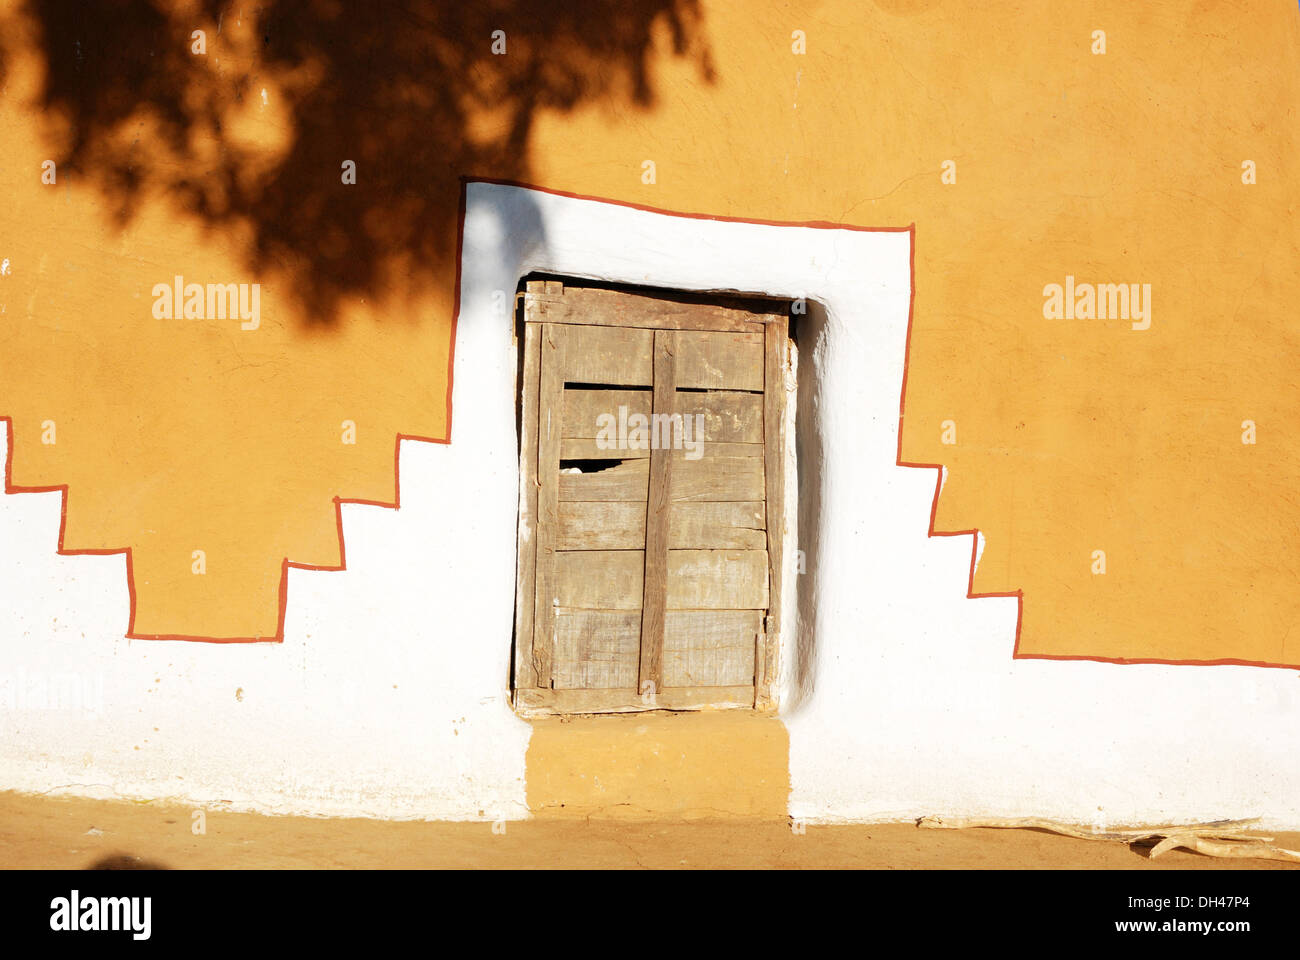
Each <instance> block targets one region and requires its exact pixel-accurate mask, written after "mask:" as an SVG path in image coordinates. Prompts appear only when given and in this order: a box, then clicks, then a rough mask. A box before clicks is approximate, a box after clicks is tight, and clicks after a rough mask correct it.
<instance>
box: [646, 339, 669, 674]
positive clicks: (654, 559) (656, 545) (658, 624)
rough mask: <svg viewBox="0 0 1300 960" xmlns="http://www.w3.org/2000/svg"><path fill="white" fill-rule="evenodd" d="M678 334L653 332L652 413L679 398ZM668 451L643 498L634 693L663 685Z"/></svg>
mask: <svg viewBox="0 0 1300 960" xmlns="http://www.w3.org/2000/svg"><path fill="white" fill-rule="evenodd" d="M676 337H677V334H675V333H673V332H672V331H668V330H656V331H655V340H654V350H655V369H654V375H655V380H654V406H653V409H652V413H653V415H654V416H669V417H671V416H672V413H673V410H674V407H675V401H676V397H677V374H676V368H677V360H676V351H677V342H676ZM672 474H673V455H672V450H671V449H667V450H665V449H658V450H654V451H653V452H652V453H651V454H650V489H649V493H648V494H647V497H646V521H645V581H644V586H643V589H644V599H643V600H642V603H641V670H640V672H639V674H638V675H637V692H639V693H641V694H645V693H647V692H648V693H651V694H653V693H655V692H657V691H658V690H659V688H660V687H662V686H663V685H664V683H663V672H662V664H663V655H664V612H665V611H666V610H667V608H668V511H669V505H670V503H671V502H672V501H671V490H672Z"/></svg>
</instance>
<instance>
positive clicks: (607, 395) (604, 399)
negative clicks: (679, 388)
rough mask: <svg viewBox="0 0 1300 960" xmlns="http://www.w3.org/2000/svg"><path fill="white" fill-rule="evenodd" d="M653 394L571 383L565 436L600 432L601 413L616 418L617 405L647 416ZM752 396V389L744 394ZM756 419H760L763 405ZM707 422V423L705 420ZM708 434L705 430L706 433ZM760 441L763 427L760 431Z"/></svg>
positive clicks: (566, 412) (584, 436)
mask: <svg viewBox="0 0 1300 960" xmlns="http://www.w3.org/2000/svg"><path fill="white" fill-rule="evenodd" d="M653 396H654V394H653V393H652V391H650V390H600V389H590V388H579V387H570V388H569V389H568V390H565V391H564V436H565V437H571V438H575V439H580V438H593V437H595V436H596V434H598V433H599V432H600V428H601V424H602V422H603V421H601V419H600V418H601V417H602V416H604V415H609V416H611V417H614V418H615V420H617V419H618V416H619V408H620V407H626V408H627V414H626V415H627V416H629V417H630V416H631V415H632V414H640V415H641V416H644V417H648V416H650V403H651V400H652V398H653ZM744 396H747V397H752V396H753V394H752V393H747V394H744ZM758 421H759V423H760V424H761V423H762V408H761V407H760V408H759V414H758ZM706 426H707V423H706ZM706 436H707V434H706ZM758 439H759V441H760V442H761V441H762V439H763V437H762V431H761V429H760V432H759V437H758Z"/></svg>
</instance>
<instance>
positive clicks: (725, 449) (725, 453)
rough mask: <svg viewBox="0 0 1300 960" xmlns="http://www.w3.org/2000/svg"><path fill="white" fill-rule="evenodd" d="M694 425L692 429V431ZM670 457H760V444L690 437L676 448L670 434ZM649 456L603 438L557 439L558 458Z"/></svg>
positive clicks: (586, 458)
mask: <svg viewBox="0 0 1300 960" xmlns="http://www.w3.org/2000/svg"><path fill="white" fill-rule="evenodd" d="M693 429H694V428H692V430H693ZM673 436H674V446H673V449H672V454H673V457H674V458H676V459H678V460H699V459H703V458H705V457H761V456H763V455H764V453H763V445H762V444H761V443H712V442H709V441H706V440H701V441H699V442H698V444H697V443H696V441H695V440H694V438H691V439H689V440H686V439H684V440H683V441H682V444H681V446H680V447H678V446H676V442H675V441H676V435H675V434H674V435H673ZM648 456H650V450H649V449H648V448H646V449H642V447H641V446H640V445H639V444H638V445H637V446H636V447H630V446H628V447H617V446H612V445H611V444H610V443H608V442H606V441H603V440H590V439H577V438H575V439H564V440H561V441H560V459H561V460H635V459H637V458H640V457H648Z"/></svg>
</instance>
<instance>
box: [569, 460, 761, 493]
mask: <svg viewBox="0 0 1300 960" xmlns="http://www.w3.org/2000/svg"><path fill="white" fill-rule="evenodd" d="M556 464H557V468H558V464H559V461H558V460H557V461H556ZM649 482H650V459H649V458H648V457H642V458H640V459H637V460H626V461H624V462H623V463H620V464H618V465H617V466H613V467H610V468H608V469H607V470H598V471H596V472H595V473H567V472H566V473H561V474H560V484H559V497H560V500H561V501H570V500H639V501H642V502H644V501H645V499H646V493H647V491H648V490H649ZM736 499H740V498H736Z"/></svg>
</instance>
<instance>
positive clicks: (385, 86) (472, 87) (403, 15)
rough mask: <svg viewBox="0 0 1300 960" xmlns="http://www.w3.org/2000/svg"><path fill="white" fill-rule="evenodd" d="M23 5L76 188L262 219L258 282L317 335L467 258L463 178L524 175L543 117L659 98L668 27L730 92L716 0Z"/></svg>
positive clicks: (61, 0)
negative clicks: (656, 62) (460, 239)
mask: <svg viewBox="0 0 1300 960" xmlns="http://www.w3.org/2000/svg"><path fill="white" fill-rule="evenodd" d="M20 9H21V10H22V12H23V13H25V14H27V15H29V16H30V17H31V18H32V22H33V25H34V26H35V27H36V31H37V34H36V35H37V36H38V37H39V44H40V52H41V54H43V56H44V58H45V60H46V62H47V66H48V70H47V74H46V79H45V84H44V88H43V90H42V91H41V94H40V106H41V107H42V108H43V109H44V110H46V111H48V112H50V114H51V115H52V116H54V117H57V118H58V119H59V123H60V126H59V127H58V128H57V129H60V130H61V131H62V132H61V133H60V135H59V142H58V143H57V144H56V149H57V151H58V154H57V155H56V160H57V161H58V164H59V172H60V176H63V175H64V174H65V173H71V174H73V175H74V176H79V177H81V178H84V179H85V180H86V181H87V182H89V183H92V184H94V185H95V186H96V187H98V188H99V189H100V191H101V192H102V194H103V195H104V197H105V198H106V200H107V201H108V202H109V204H110V208H111V210H112V211H113V213H114V215H115V217H116V219H117V221H118V223H119V224H125V223H126V222H127V221H129V220H130V219H131V217H132V216H133V214H134V212H135V211H136V210H137V209H138V208H139V206H140V203H141V201H142V199H143V195H144V194H145V193H146V192H147V191H149V190H152V189H156V188H161V189H162V190H163V191H165V192H166V194H167V195H168V196H169V197H170V198H171V199H172V200H173V201H174V202H175V204H176V206H177V208H178V209H179V210H180V211H181V212H182V213H184V214H186V215H192V216H196V217H198V218H199V219H200V222H202V223H203V224H205V225H208V226H212V227H223V226H232V225H247V226H248V227H249V228H251V244H250V247H249V254H248V257H249V267H250V269H256V270H258V271H259V272H260V271H262V270H265V269H270V270H272V271H278V272H282V273H283V275H284V276H285V277H286V278H287V279H288V280H289V282H290V284H291V286H292V289H293V292H294V293H295V294H296V295H297V297H298V298H299V300H300V302H301V304H302V305H303V307H304V310H305V312H306V314H307V316H309V317H311V318H312V320H313V321H314V322H326V323H328V322H333V321H334V320H336V319H337V317H338V315H339V307H340V304H341V301H343V300H344V299H349V298H354V297H361V298H365V297H376V298H378V297H379V296H380V295H381V294H383V293H384V292H385V291H386V290H389V289H391V285H392V283H393V282H394V279H395V278H406V279H408V280H415V281H420V280H425V281H432V280H434V278H435V276H438V275H439V266H443V267H445V266H446V265H447V264H448V263H449V261H451V260H452V258H453V257H454V256H455V247H456V231H457V224H456V218H457V213H458V204H459V178H460V176H462V175H467V176H488V177H494V178H501V179H518V180H527V179H528V178H529V157H528V146H529V134H530V131H531V130H532V127H533V123H534V118H535V117H536V115H537V113H538V111H543V110H561V111H568V110H573V109H575V108H577V107H579V106H580V105H582V104H584V103H589V102H606V103H609V104H611V105H615V106H617V105H627V104H630V105H634V106H640V107H645V106H648V105H650V104H652V103H653V102H654V89H653V86H652V82H651V78H650V74H649V61H650V58H651V54H652V46H653V43H654V39H655V36H656V33H657V31H661V30H664V29H666V30H667V31H668V34H669V36H671V45H672V50H673V52H674V54H675V55H677V56H680V57H685V58H689V59H691V60H693V61H695V63H696V64H697V66H698V70H699V74H700V77H701V79H702V80H703V81H704V82H711V81H712V79H713V69H712V66H711V62H710V56H709V51H708V48H707V45H706V43H705V41H704V40H703V39H702V32H703V31H702V23H701V13H700V10H699V8H698V0H637V2H635V3H625V2H619V0H607V2H602V0H561V2H548V0H529V2H526V3H525V2H511V3H501V2H496V3H494V2H465V0H429V2H418V0H402V2H394V3H344V2H338V0H310V2H303V0H265V2H262V3H259V4H256V5H253V4H250V5H248V6H247V7H245V6H243V5H242V4H240V3H237V2H236V3H223V2H214V0H190V2H188V3H185V2H178V3H177V4H176V5H174V6H170V5H165V4H163V3H161V2H159V3H153V2H147V0H125V2H122V3H113V4H98V3H85V2H84V0H26V3H25V5H24V6H23V7H22V8H20ZM195 30H203V31H204V38H203V44H204V46H205V52H204V53H196V52H194V50H195V46H196V43H197V42H198V41H197V38H195V37H194V36H193V31H195ZM495 31H504V37H502V36H501V35H500V34H495V33H494V32H495ZM502 43H504V50H505V52H504V54H502V53H499V52H494V44H495V45H496V50H497V51H500V49H501V45H502ZM268 88H269V89H270V90H271V91H272V92H271V93H266V92H264V91H267V90H268ZM267 109H271V110H279V111H281V114H279V116H282V117H283V120H282V122H277V123H274V124H273V125H272V129H273V131H275V132H278V133H279V134H281V135H282V136H283V138H284V142H282V143H280V144H278V145H275V147H274V149H272V150H268V148H267V144H266V143H265V137H264V136H263V137H262V138H261V139H258V136H256V135H254V136H251V137H250V134H249V132H248V131H249V129H255V130H256V129H262V130H265V129H266V128H265V126H263V127H262V128H258V127H257V122H258V121H257V119H256V118H257V117H259V116H262V117H263V118H264V117H265V114H259V111H264V110H267ZM64 121H66V123H65V122H64ZM345 161H352V162H354V163H355V165H356V169H355V180H356V183H355V185H348V184H345V183H344V182H343V180H344V172H345V171H344V162H345ZM634 161H635V162H639V159H638V158H629V163H630V164H631V163H633V162H634ZM637 172H638V171H637V170H636V169H635V168H630V176H635V175H636V173H637Z"/></svg>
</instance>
